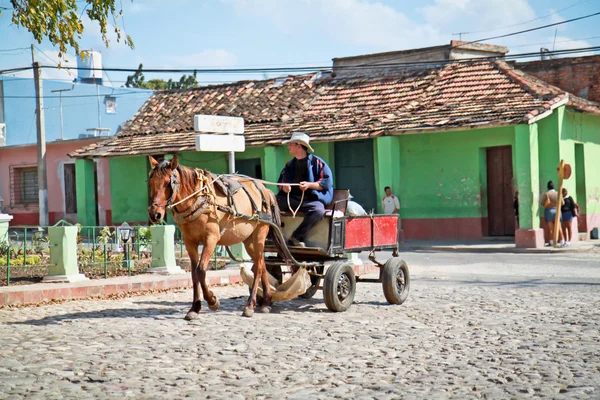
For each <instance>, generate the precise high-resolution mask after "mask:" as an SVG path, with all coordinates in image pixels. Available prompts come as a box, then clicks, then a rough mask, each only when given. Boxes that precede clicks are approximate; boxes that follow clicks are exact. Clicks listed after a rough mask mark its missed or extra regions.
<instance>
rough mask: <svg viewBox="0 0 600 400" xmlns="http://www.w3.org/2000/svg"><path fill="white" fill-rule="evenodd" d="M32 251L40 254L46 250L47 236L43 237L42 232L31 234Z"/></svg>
mask: <svg viewBox="0 0 600 400" xmlns="http://www.w3.org/2000/svg"><path fill="white" fill-rule="evenodd" d="M32 241H33V251H34V252H35V253H42V252H43V251H44V250H45V249H46V243H48V236H45V235H44V232H40V231H38V232H36V233H34V234H33V239H32Z"/></svg>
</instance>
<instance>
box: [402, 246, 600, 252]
mask: <svg viewBox="0 0 600 400" xmlns="http://www.w3.org/2000/svg"><path fill="white" fill-rule="evenodd" d="M594 248H599V247H598V246H595V245H588V246H579V247H563V248H554V247H540V248H519V247H499V248H494V247H481V248H475V247H457V246H410V245H408V246H402V245H401V246H400V248H399V251H402V250H413V251H433V252H453V253H515V254H527V253H530V254H551V253H586V252H589V251H590V250H593V249H594Z"/></svg>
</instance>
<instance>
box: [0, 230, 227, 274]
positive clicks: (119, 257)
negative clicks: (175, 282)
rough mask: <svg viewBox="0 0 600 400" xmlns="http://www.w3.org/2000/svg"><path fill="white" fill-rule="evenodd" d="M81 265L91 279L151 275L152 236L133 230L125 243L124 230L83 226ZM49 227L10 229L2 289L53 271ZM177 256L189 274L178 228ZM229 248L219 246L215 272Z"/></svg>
mask: <svg viewBox="0 0 600 400" xmlns="http://www.w3.org/2000/svg"><path fill="white" fill-rule="evenodd" d="M77 227H78V233H77V264H78V266H79V272H81V273H82V274H84V275H85V276H86V277H87V278H91V279H97V278H108V277H112V276H124V275H135V274H142V273H145V272H147V270H148V268H149V267H150V265H151V262H152V241H151V239H152V236H151V230H150V227H148V226H129V227H128V229H130V239H129V240H127V241H126V242H123V240H122V238H121V235H120V231H121V230H122V229H123V225H121V226H104V227H100V226H79V225H77ZM48 228H51V227H48V226H14V225H13V226H10V227H9V229H8V232H7V233H6V237H5V238H4V240H3V238H0V286H4V285H10V284H11V283H12V284H24V283H35V282H39V281H41V280H43V279H44V277H46V276H47V275H48V273H49V269H50V268H51V267H52V265H51V263H50V248H49V243H48ZM174 245H175V246H174V250H175V251H174V252H175V254H174V256H175V262H176V264H177V265H179V266H181V267H182V268H184V269H186V270H189V269H190V262H189V257H188V255H187V251H186V250H185V245H184V241H183V235H182V233H181V231H179V229H177V227H175V242H174ZM227 261H229V259H228V258H227V257H226V248H225V247H221V246H219V248H218V249H217V251H215V254H214V257H213V261H212V263H213V265H212V268H214V269H218V268H220V267H222V266H223V265H224V264H226V263H227Z"/></svg>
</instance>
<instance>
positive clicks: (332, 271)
mask: <svg viewBox="0 0 600 400" xmlns="http://www.w3.org/2000/svg"><path fill="white" fill-rule="evenodd" d="M355 293H356V279H355V278H354V270H353V269H352V263H350V262H347V261H346V262H336V263H334V264H332V265H331V266H330V267H329V268H328V269H327V273H326V274H325V282H324V284H323V298H324V300H325V305H326V306H327V308H328V309H329V310H331V311H334V312H341V311H346V310H347V309H348V308H350V306H351V305H352V302H353V301H354V294H355Z"/></svg>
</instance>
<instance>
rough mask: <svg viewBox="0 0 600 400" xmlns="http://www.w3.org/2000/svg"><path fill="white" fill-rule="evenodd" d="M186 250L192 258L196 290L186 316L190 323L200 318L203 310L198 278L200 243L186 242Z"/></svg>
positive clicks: (194, 287)
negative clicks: (199, 314)
mask: <svg viewBox="0 0 600 400" xmlns="http://www.w3.org/2000/svg"><path fill="white" fill-rule="evenodd" d="M184 240H185V239H184ZM185 248H186V250H187V252H188V255H189V256H190V263H191V269H192V287H193V290H194V299H193V300H192V307H191V308H190V310H189V311H188V313H187V314H186V315H185V319H186V320H188V321H189V320H192V319H196V318H198V313H199V312H200V310H201V309H202V301H201V300H200V279H199V277H198V268H199V261H200V259H199V257H198V243H195V242H191V241H190V242H188V241H185Z"/></svg>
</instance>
